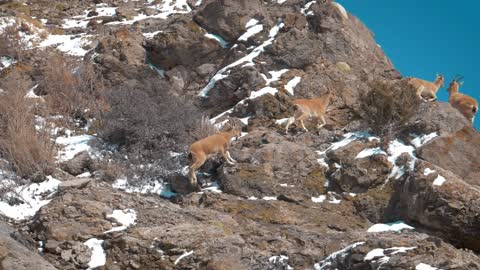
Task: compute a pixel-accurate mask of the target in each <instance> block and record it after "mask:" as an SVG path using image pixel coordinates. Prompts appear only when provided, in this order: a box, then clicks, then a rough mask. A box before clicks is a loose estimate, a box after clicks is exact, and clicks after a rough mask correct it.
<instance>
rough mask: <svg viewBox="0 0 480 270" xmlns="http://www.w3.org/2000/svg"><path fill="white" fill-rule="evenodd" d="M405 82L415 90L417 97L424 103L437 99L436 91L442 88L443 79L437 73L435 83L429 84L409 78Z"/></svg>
mask: <svg viewBox="0 0 480 270" xmlns="http://www.w3.org/2000/svg"><path fill="white" fill-rule="evenodd" d="M407 82H408V83H409V84H410V85H412V86H413V87H414V88H415V89H416V93H417V96H418V97H419V98H420V99H421V100H423V101H425V102H428V101H435V100H436V99H437V92H438V89H440V88H441V87H443V86H444V83H445V78H444V77H443V75H442V74H439V73H437V75H436V78H435V81H434V82H429V81H426V80H422V79H419V78H413V77H409V78H407Z"/></svg>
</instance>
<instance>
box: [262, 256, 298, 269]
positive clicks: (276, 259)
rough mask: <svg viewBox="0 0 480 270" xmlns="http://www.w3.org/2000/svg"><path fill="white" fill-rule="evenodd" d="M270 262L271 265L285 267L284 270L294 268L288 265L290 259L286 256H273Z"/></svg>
mask: <svg viewBox="0 0 480 270" xmlns="http://www.w3.org/2000/svg"><path fill="white" fill-rule="evenodd" d="M268 262H269V263H271V264H280V265H282V266H283V267H284V268H282V269H286V270H293V268H292V267H291V266H290V265H288V257H287V256H285V255H280V256H272V257H270V258H268Z"/></svg>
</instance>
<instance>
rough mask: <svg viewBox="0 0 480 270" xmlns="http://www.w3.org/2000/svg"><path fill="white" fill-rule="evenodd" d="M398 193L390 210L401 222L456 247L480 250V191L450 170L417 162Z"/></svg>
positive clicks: (396, 186) (397, 184)
mask: <svg viewBox="0 0 480 270" xmlns="http://www.w3.org/2000/svg"><path fill="white" fill-rule="evenodd" d="M427 168H428V169H427ZM432 171H433V172H432ZM395 192H396V196H394V197H393V201H392V202H393V204H392V208H391V209H390V211H391V212H393V213H397V215H398V216H397V217H398V218H399V219H402V220H406V221H408V222H411V223H413V224H418V225H419V226H421V227H425V228H426V229H428V230H429V231H431V232H433V233H434V234H438V235H439V236H441V237H444V238H446V239H448V240H450V241H451V242H452V243H455V244H456V245H459V246H462V247H466V248H469V249H473V250H480V216H479V215H478V213H479V211H480V200H479V199H478V198H479V197H480V188H478V187H477V186H473V185H470V184H468V183H466V182H464V181H462V180H461V179H460V178H459V177H458V176H456V175H455V174H453V173H452V172H450V171H446V170H443V169H441V168H439V167H436V166H433V165H432V164H430V163H428V162H425V161H417V165H416V169H415V172H414V173H413V174H412V175H411V176H410V177H407V178H406V179H403V180H402V181H397V182H396V183H395Z"/></svg>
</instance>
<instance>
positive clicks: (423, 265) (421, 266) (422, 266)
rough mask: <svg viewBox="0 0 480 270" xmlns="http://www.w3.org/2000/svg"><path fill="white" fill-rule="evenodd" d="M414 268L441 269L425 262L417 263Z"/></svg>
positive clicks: (425, 269)
mask: <svg viewBox="0 0 480 270" xmlns="http://www.w3.org/2000/svg"><path fill="white" fill-rule="evenodd" d="M415 270H441V269H438V268H436V267H433V266H430V265H428V264H425V263H419V264H417V266H416V267H415Z"/></svg>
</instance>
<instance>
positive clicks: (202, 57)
mask: <svg viewBox="0 0 480 270" xmlns="http://www.w3.org/2000/svg"><path fill="white" fill-rule="evenodd" d="M205 34H206V32H205V30H203V29H202V28H201V27H200V26H198V25H197V24H196V23H195V22H193V21H191V20H186V19H177V20H174V21H173V22H171V24H170V27H168V28H167V29H166V30H164V31H162V32H160V33H158V34H157V35H155V36H154V38H153V39H150V40H147V41H146V45H145V47H146V48H147V51H148V54H147V60H148V61H149V62H151V63H153V64H155V65H156V66H158V67H160V68H162V69H165V70H169V69H171V68H173V67H175V66H178V65H183V66H186V67H190V68H196V67H198V66H200V65H202V64H207V63H215V62H216V61H218V59H219V58H220V57H221V56H222V55H223V52H222V47H221V45H220V43H219V42H218V41H216V40H214V39H211V38H208V37H206V36H205ZM192 56H194V57H192Z"/></svg>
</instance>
